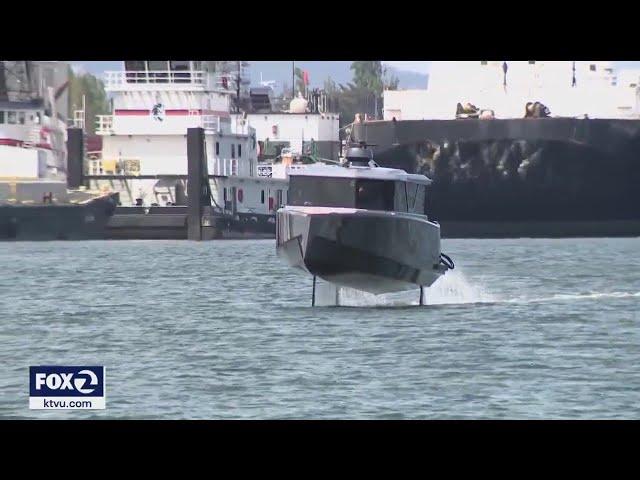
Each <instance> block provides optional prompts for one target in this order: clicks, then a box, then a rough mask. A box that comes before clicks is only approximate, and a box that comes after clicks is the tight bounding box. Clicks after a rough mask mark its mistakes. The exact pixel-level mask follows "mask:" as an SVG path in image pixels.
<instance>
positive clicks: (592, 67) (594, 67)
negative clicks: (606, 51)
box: [589, 63, 596, 72]
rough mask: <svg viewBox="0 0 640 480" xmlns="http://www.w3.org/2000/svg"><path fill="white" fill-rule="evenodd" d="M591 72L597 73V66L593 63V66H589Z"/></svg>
mask: <svg viewBox="0 0 640 480" xmlns="http://www.w3.org/2000/svg"><path fill="white" fill-rule="evenodd" d="M589 70H591V71H592V72H595V71H596V66H595V64H594V63H592V64H591V65H589Z"/></svg>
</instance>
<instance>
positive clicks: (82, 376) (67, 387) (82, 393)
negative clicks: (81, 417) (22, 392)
mask: <svg viewBox="0 0 640 480" xmlns="http://www.w3.org/2000/svg"><path fill="white" fill-rule="evenodd" d="M29 408H30V409H38V410H45V409H48V410H79V409H81V410H103V409H105V408H106V402H105V369H104V366H51V365H46V366H45V365H42V366H36V367H29Z"/></svg>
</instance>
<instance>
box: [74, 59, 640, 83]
mask: <svg viewBox="0 0 640 480" xmlns="http://www.w3.org/2000/svg"><path fill="white" fill-rule="evenodd" d="M70 63H71V64H72V65H73V66H74V68H75V69H76V70H81V71H88V72H89V73H92V74H94V75H99V76H101V75H102V73H103V72H104V71H105V70H121V69H122V61H113V62H112V61H107V62H105V61H72V62H70ZM383 63H384V64H386V65H388V66H389V67H392V68H393V69H394V71H393V73H394V74H395V75H396V76H397V77H398V79H399V80H400V85H399V86H400V88H426V87H427V82H428V80H427V75H428V73H429V67H430V65H431V62H430V61H406V60H401V61H385V62H383ZM613 64H614V67H616V68H617V69H626V68H637V69H640V61H614V62H613ZM249 65H250V67H249V68H250V75H251V83H252V84H253V85H257V84H258V83H259V82H260V77H261V75H263V78H264V80H275V81H276V85H277V88H281V87H282V86H284V85H285V84H287V85H289V86H290V85H291V65H292V62H291V61H290V60H283V61H249ZM295 65H296V66H299V67H300V68H302V69H304V70H307V71H308V72H309V74H310V80H311V81H310V84H311V87H312V88H316V87H322V85H323V82H324V80H325V79H326V78H327V77H331V78H332V79H333V80H334V81H335V82H337V83H338V84H345V83H348V82H350V81H351V80H352V78H353V72H351V71H350V68H349V67H350V65H351V62H350V61H335V62H330V61H297V62H295Z"/></svg>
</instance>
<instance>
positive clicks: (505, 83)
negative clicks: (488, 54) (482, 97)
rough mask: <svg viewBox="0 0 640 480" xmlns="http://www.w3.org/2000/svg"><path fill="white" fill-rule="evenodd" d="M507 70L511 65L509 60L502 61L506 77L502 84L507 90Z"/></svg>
mask: <svg viewBox="0 0 640 480" xmlns="http://www.w3.org/2000/svg"><path fill="white" fill-rule="evenodd" d="M507 70H509V66H508V65H507V62H502V71H503V72H504V79H503V81H502V85H503V86H504V89H505V91H506V90H507Z"/></svg>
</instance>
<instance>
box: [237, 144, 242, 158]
mask: <svg viewBox="0 0 640 480" xmlns="http://www.w3.org/2000/svg"><path fill="white" fill-rule="evenodd" d="M238 158H242V144H240V143H239V144H238Z"/></svg>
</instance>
